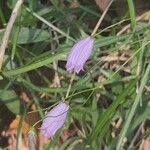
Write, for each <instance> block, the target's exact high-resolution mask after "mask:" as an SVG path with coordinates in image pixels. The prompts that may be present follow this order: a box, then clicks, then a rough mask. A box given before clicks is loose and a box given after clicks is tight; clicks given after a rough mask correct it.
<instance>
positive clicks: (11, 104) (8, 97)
mask: <svg viewBox="0 0 150 150" xmlns="http://www.w3.org/2000/svg"><path fill="white" fill-rule="evenodd" d="M0 101H2V102H3V103H4V104H5V105H6V106H7V108H8V109H9V110H10V111H11V112H13V113H14V114H19V112H20V101H19V99H18V97H17V95H16V93H15V92H14V91H13V90H0Z"/></svg>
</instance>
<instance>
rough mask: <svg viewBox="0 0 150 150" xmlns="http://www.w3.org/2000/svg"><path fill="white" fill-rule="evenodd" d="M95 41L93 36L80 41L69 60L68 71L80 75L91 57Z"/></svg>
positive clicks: (74, 47) (73, 48) (72, 50)
mask: <svg viewBox="0 0 150 150" xmlns="http://www.w3.org/2000/svg"><path fill="white" fill-rule="evenodd" d="M93 45H94V39H93V38H92V37H91V36H88V37H85V38H83V39H81V40H80V41H78V42H77V43H76V44H75V45H74V46H73V47H72V49H71V52H70V54H69V56H68V59H67V64H66V69H67V70H68V71H75V72H76V73H79V72H80V71H81V70H83V66H84V64H85V62H86V61H87V60H88V58H89V57H90V55H91V52H92V49H93Z"/></svg>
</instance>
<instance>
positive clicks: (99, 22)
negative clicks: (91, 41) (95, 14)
mask: <svg viewBox="0 0 150 150" xmlns="http://www.w3.org/2000/svg"><path fill="white" fill-rule="evenodd" d="M113 1H114V0H111V1H110V3H109V4H108V6H107V7H106V9H105V10H104V12H103V14H102V15H101V17H100V19H99V21H98V22H97V24H96V26H95V28H94V30H93V32H92V34H91V36H94V34H95V33H96V32H97V30H98V28H99V26H100V24H101V22H102V21H103V19H104V17H105V15H106V13H107V11H108V9H109V7H110V6H111V4H112V2H113Z"/></svg>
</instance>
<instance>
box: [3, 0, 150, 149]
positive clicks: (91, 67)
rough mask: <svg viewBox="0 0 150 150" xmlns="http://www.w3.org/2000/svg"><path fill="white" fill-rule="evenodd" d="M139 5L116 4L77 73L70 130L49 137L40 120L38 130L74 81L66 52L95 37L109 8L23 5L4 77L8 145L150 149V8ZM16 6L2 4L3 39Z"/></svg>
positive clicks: (76, 0)
mask: <svg viewBox="0 0 150 150" xmlns="http://www.w3.org/2000/svg"><path fill="white" fill-rule="evenodd" d="M137 1H138V0H137ZM137 1H136V2H135V1H132V0H128V1H124V4H119V3H118V2H117V1H115V2H114V3H113V4H112V6H111V7H110V9H109V11H108V12H107V15H106V16H105V18H104V20H103V22H102V24H101V26H100V27H99V30H98V32H97V34H96V36H95V44H94V49H93V53H92V56H91V57H90V59H89V60H88V62H87V63H86V65H85V68H84V69H85V70H84V71H82V72H80V74H79V75H76V76H75V80H74V82H73V85H72V88H71V92H70V96H69V98H68V99H67V101H69V102H70V111H69V114H68V117H67V120H66V123H65V126H64V127H63V128H62V129H61V130H60V131H59V132H58V133H57V134H56V136H55V137H54V138H53V139H51V140H45V139H44V138H43V137H41V135H40V133H39V129H38V128H39V126H40V123H39V124H37V125H36V126H35V127H34V130H33V128H32V127H33V125H34V124H35V123H36V122H37V121H39V120H41V119H42V118H43V117H44V114H45V112H46V110H48V109H49V108H50V107H51V106H52V105H53V104H56V103H58V102H59V101H61V100H62V99H63V98H64V96H65V94H66V92H67V88H68V86H69V84H70V78H71V73H69V72H67V71H66V69H65V64H66V58H67V54H68V53H69V51H70V48H71V47H72V45H73V43H74V42H75V41H77V40H79V39H80V38H82V37H84V36H86V35H87V34H88V35H90V34H91V33H92V31H93V29H94V27H95V25H96V23H97V21H98V19H99V17H100V16H101V14H102V12H103V11H102V10H100V8H99V7H98V5H96V3H95V1H93V0H89V1H87V0H72V1H71V0H24V2H23V4H22V6H21V9H20V11H19V12H18V16H17V18H16V20H15V23H14V25H13V29H12V32H11V35H10V37H9V42H8V46H7V49H6V51H5V55H4V61H3V66H2V69H1V74H0V133H1V136H0V147H1V148H6V147H7V148H8V149H20V147H22V149H25V148H27V149H28V145H29V143H28V139H29V141H30V142H31V144H33V143H34V140H35V143H36V144H35V146H37V147H39V149H45V150H48V149H59V150H63V149H65V150H66V149H73V150H78V149H79V150H81V149H92V150H98V149H107V150H109V149H110V150H112V149H118V150H119V149H121V148H122V149H139V148H142V147H143V148H144V147H145V145H146V144H147V145H148V144H149V142H147V141H148V137H149V134H150V128H149V117H150V108H149V107H150V102H149V100H150V80H149V79H150V78H149V77H150V12H149V5H150V4H149V2H148V1H147V3H144V2H140V1H139V3H138V2H137ZM97 3H98V4H99V6H100V7H101V6H102V3H100V1H99V2H98V1H97ZM15 4H16V0H5V1H4V0H1V5H0V27H1V30H0V39H1V38H2V37H3V33H4V30H5V28H6V25H7V23H8V21H9V18H10V15H11V12H12V9H13V8H14V5H15ZM145 5H146V7H145ZM118 6H119V7H118ZM120 7H122V9H121V10H120ZM135 12H136V13H135ZM45 108H46V109H45ZM30 129H31V130H30ZM29 130H30V132H28V131H29ZM34 136H35V137H36V139H34V138H33V137H34ZM32 142H33V143H32ZM147 145H146V146H147Z"/></svg>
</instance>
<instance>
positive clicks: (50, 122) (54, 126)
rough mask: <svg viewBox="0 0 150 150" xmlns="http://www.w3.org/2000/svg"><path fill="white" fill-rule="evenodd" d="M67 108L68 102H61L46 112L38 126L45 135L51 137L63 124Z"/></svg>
mask: <svg viewBox="0 0 150 150" xmlns="http://www.w3.org/2000/svg"><path fill="white" fill-rule="evenodd" d="M68 110H69V106H68V104H67V103H65V102H61V103H59V104H58V105H56V106H55V107H54V108H53V109H51V110H50V111H49V112H48V113H47V114H46V116H45V118H44V120H43V123H42V125H41V128H40V130H41V132H42V134H43V135H44V136H45V137H47V138H51V137H53V136H54V135H55V133H56V131H57V130H58V129H60V128H61V127H62V126H63V125H64V122H65V119H66V116H67V113H68Z"/></svg>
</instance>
